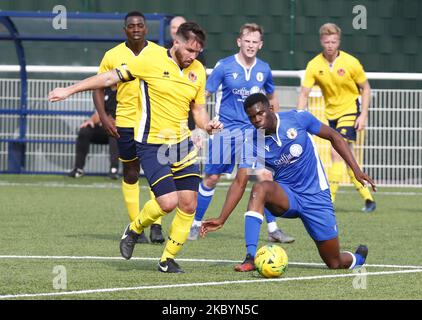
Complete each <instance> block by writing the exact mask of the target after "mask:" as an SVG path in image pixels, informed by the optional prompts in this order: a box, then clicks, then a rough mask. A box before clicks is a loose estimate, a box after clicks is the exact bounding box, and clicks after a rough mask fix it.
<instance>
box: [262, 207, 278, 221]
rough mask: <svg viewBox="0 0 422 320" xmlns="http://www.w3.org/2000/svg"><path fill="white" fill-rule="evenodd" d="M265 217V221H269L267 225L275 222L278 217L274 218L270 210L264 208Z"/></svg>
mask: <svg viewBox="0 0 422 320" xmlns="http://www.w3.org/2000/svg"><path fill="white" fill-rule="evenodd" d="M264 215H265V220H266V221H267V223H271V222H275V220H276V217H275V216H273V215H272V213H271V212H270V210H268V209H267V208H264Z"/></svg>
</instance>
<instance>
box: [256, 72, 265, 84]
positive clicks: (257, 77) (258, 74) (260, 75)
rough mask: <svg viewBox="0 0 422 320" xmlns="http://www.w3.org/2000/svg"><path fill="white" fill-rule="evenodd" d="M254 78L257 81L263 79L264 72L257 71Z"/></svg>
mask: <svg viewBox="0 0 422 320" xmlns="http://www.w3.org/2000/svg"><path fill="white" fill-rule="evenodd" d="M256 80H257V81H259V82H262V81H264V74H263V73H262V72H258V73H257V74H256Z"/></svg>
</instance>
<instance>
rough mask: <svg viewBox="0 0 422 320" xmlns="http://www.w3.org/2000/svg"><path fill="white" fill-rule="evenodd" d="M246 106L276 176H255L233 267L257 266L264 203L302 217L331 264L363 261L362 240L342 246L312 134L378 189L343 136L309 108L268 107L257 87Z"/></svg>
mask: <svg viewBox="0 0 422 320" xmlns="http://www.w3.org/2000/svg"><path fill="white" fill-rule="evenodd" d="M244 107H245V111H246V113H247V115H248V117H249V119H250V121H251V122H252V124H253V125H254V127H255V128H257V129H260V130H259V131H260V133H261V134H265V137H264V139H265V140H264V141H265V165H266V166H267V167H268V168H270V169H271V170H272V171H273V174H274V181H262V182H257V183H255V184H254V185H253V187H252V191H251V196H250V199H249V203H248V208H247V212H246V213H245V238H246V248H247V254H246V259H245V261H244V262H243V263H242V264H239V265H236V266H235V270H236V271H240V272H244V271H252V270H254V269H255V267H254V256H255V253H256V250H257V245H258V239H259V232H260V227H261V223H262V220H263V212H264V208H267V209H268V210H270V211H271V213H272V214H274V215H276V216H280V217H283V218H300V219H301V220H302V222H303V224H304V226H305V228H306V230H307V232H308V234H309V235H310V236H311V237H312V239H313V240H314V241H315V243H316V246H317V248H318V251H319V254H320V256H321V258H322V260H323V261H324V262H325V264H326V265H327V266H328V267H329V268H330V269H341V268H343V269H344V268H350V269H351V268H355V267H356V266H361V265H363V264H364V262H365V259H366V256H367V254H368V248H367V247H366V246H364V245H360V246H359V247H358V248H357V250H356V252H355V253H351V252H340V244H339V239H338V229H337V224H336V218H335V214H334V208H333V204H332V202H331V197H330V187H329V184H328V181H327V178H326V176H325V173H324V169H323V166H322V163H321V160H320V159H319V156H318V153H317V150H316V147H315V144H314V142H313V140H312V136H311V135H317V136H318V137H320V138H323V139H326V140H329V141H330V142H331V144H332V146H333V148H334V149H335V150H336V151H337V152H338V153H339V154H340V155H341V157H342V158H343V159H344V160H345V161H346V163H347V164H348V165H349V166H350V168H351V169H352V170H353V172H354V174H355V176H356V179H357V180H358V181H359V182H360V183H361V184H362V185H365V184H367V183H369V184H370V185H371V186H372V189H373V190H374V191H376V186H375V183H374V181H373V180H372V179H371V178H370V177H369V176H368V175H367V174H365V173H364V172H362V171H361V169H360V168H359V165H358V164H357V163H356V160H355V159H354V157H353V155H352V153H351V151H350V149H349V147H348V145H347V143H346V142H345V141H344V139H343V138H342V136H341V135H340V134H339V133H338V132H337V131H336V130H334V129H332V128H330V127H328V126H327V125H324V124H322V123H321V122H320V121H319V120H318V119H316V118H315V117H314V116H313V115H312V114H311V113H309V112H307V111H297V110H293V111H288V112H280V113H274V112H272V111H271V109H270V103H269V101H268V98H267V97H266V96H265V95H263V94H261V93H257V94H253V95H250V96H249V97H248V98H247V99H246V100H245V103H244ZM262 131H264V132H265V133H263V132H262ZM257 147H259V145H257ZM263 147H264V146H263ZM227 218H228V215H220V217H219V218H218V219H213V220H208V221H205V222H204V223H203V226H202V230H201V234H202V235H205V234H206V233H207V232H210V231H214V230H217V229H219V228H221V227H222V226H223V225H224V223H225V221H226V220H227Z"/></svg>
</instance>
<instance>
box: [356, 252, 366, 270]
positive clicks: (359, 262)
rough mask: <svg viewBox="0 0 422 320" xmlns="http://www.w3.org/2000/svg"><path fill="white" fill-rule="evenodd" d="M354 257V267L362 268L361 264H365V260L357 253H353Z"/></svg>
mask: <svg viewBox="0 0 422 320" xmlns="http://www.w3.org/2000/svg"><path fill="white" fill-rule="evenodd" d="M354 255H355V257H356V265H355V267H360V266H363V264H364V263H365V258H364V257H362V256H361V255H360V254H359V253H355V254H354Z"/></svg>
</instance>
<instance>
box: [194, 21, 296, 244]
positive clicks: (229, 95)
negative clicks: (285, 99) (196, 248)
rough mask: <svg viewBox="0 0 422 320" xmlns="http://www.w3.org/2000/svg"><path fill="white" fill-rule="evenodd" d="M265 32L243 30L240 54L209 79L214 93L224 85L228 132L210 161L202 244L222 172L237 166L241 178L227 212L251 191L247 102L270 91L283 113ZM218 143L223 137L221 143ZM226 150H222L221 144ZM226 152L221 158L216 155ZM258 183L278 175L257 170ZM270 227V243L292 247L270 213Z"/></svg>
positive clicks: (220, 112)
mask: <svg viewBox="0 0 422 320" xmlns="http://www.w3.org/2000/svg"><path fill="white" fill-rule="evenodd" d="M262 36H263V29H262V27H261V26H259V25H257V24H255V23H247V24H244V25H242V26H241V28H240V32H239V37H238V39H237V45H238V47H239V52H238V53H237V54H234V55H231V56H229V57H226V58H224V59H221V60H220V61H218V63H217V65H216V66H215V68H214V70H213V72H212V73H211V75H210V76H209V77H208V79H207V84H206V87H205V88H206V93H207V95H211V94H212V93H215V92H216V91H217V90H218V89H219V87H220V86H221V87H222V97H221V101H217V104H216V109H217V110H216V113H217V117H218V120H219V121H220V122H221V123H223V125H224V128H225V130H224V131H223V132H222V133H220V134H218V135H216V136H214V137H213V138H211V139H210V141H209V153H208V162H207V164H206V165H205V169H204V171H205V177H204V179H203V180H202V183H201V184H200V187H199V193H198V208H197V211H196V214H195V219H194V222H193V223H192V227H191V230H190V234H189V237H188V239H189V240H196V239H197V238H198V235H199V231H200V228H201V223H202V218H203V217H204V214H205V212H206V210H207V208H208V206H209V204H210V202H211V200H212V197H213V195H214V190H215V187H216V185H217V183H218V181H219V180H220V177H221V175H222V174H230V173H232V171H233V169H234V167H235V165H236V164H238V170H237V173H236V177H235V179H234V181H233V183H232V184H231V186H230V188H229V192H228V193H227V197H226V201H225V203H224V206H223V208H222V213H223V214H228V213H230V212H232V211H233V210H234V208H235V207H236V205H237V204H238V203H239V201H240V199H241V198H242V195H243V193H244V191H245V188H246V185H247V182H248V178H249V174H250V172H249V170H250V169H251V167H252V165H253V163H251V162H249V161H247V159H246V154H247V150H245V148H244V147H243V145H244V142H245V141H246V139H247V137H246V136H247V134H246V132H247V131H248V130H249V131H254V130H255V129H254V128H253V126H252V124H251V123H250V121H249V119H248V117H247V115H246V113H245V111H244V108H243V101H244V100H245V98H246V97H247V96H249V95H250V94H251V93H256V92H265V94H266V96H267V97H268V99H269V100H270V103H271V106H272V108H273V109H274V110H275V111H278V109H279V104H278V98H277V95H276V93H275V91H274V83H273V78H272V74H271V69H270V66H269V65H268V64H267V63H266V62H264V61H262V60H260V59H258V58H257V53H258V51H259V50H260V49H261V48H262V46H263V41H262ZM217 139H219V140H218V141H217ZM218 144H219V145H221V146H223V147H222V148H219V147H218V146H217V145H218ZM216 151H217V153H218V151H220V152H219V153H220V154H216ZM256 174H257V177H258V180H260V181H262V180H271V179H272V175H271V173H270V172H269V171H267V170H265V169H264V168H262V169H258V170H256ZM265 217H266V220H267V225H268V240H269V241H273V242H282V243H290V242H293V241H294V238H293V237H291V236H289V235H287V234H285V233H283V232H282V230H281V229H279V228H278V227H277V223H276V221H275V219H276V218H275V217H274V216H273V215H272V214H271V213H270V212H269V211H268V210H265Z"/></svg>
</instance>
